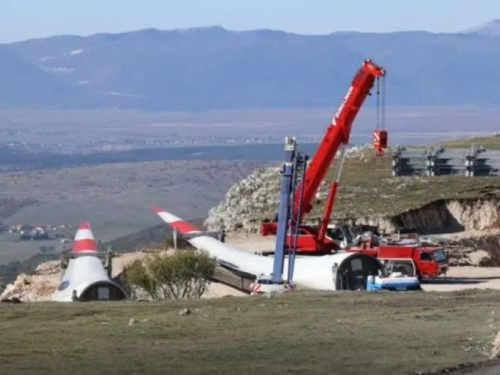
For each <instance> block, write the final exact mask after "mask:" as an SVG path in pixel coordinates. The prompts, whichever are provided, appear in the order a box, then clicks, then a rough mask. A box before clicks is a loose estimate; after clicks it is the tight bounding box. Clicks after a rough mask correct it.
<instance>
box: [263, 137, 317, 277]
mask: <svg viewBox="0 0 500 375" xmlns="http://www.w3.org/2000/svg"><path fill="white" fill-rule="evenodd" d="M295 148H296V144H295V139H294V138H287V139H286V142H285V157H286V159H285V160H286V161H285V163H284V164H283V169H282V177H281V191H280V201H279V209H278V217H277V222H278V226H277V230H276V246H275V250H274V265H273V274H272V282H273V284H279V283H280V282H281V281H282V279H283V268H284V263H285V254H286V253H288V254H289V260H288V275H287V282H288V283H292V280H293V271H294V265H295V253H296V250H297V240H298V238H297V236H298V234H299V233H298V232H299V226H300V220H299V218H300V214H301V209H302V195H303V190H304V188H303V184H302V187H301V200H300V207H299V208H298V210H297V216H296V217H291V214H293V212H294V207H293V202H294V199H293V198H294V192H295V190H296V187H297V186H298V183H300V181H303V179H304V176H305V171H306V165H307V159H308V157H307V155H306V156H302V155H301V154H296V152H295ZM300 167H302V169H301V168H300ZM299 171H300V172H301V176H300V177H299V175H298V172H299ZM289 229H290V232H291V234H293V236H291V241H290V243H289V244H288V245H289V246H288V249H287V245H286V237H287V233H288V231H289ZM287 250H288V251H287Z"/></svg>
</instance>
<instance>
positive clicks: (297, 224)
mask: <svg viewBox="0 0 500 375" xmlns="http://www.w3.org/2000/svg"><path fill="white" fill-rule="evenodd" d="M308 159H309V157H308V156H307V155H304V157H303V158H302V160H301V162H302V163H303V168H302V176H301V178H300V181H304V179H305V176H306V169H307V161H308ZM300 185H301V186H300V200H299V207H298V208H297V214H296V216H295V223H294V224H295V228H293V238H292V239H293V244H292V246H291V247H290V251H289V254H288V283H289V284H291V283H292V282H293V271H294V268H295V255H296V253H297V243H298V236H299V231H300V224H301V223H300V217H301V215H302V199H303V197H304V184H303V183H301V184H300ZM294 193H295V189H294ZM291 199H292V201H294V196H292V198H291ZM292 212H293V211H292Z"/></svg>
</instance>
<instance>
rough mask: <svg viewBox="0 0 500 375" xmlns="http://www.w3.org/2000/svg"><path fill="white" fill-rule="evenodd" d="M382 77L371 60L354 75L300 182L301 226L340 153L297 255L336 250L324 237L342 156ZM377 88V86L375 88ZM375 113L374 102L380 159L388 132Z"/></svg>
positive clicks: (269, 227)
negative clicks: (316, 223) (317, 217)
mask: <svg viewBox="0 0 500 375" xmlns="http://www.w3.org/2000/svg"><path fill="white" fill-rule="evenodd" d="M384 76H385V70H384V69H383V68H382V67H379V66H378V65H376V64H375V63H373V62H372V61H371V60H365V61H364V62H363V64H362V66H361V68H360V69H359V70H358V71H357V72H356V74H355V75H354V78H353V80H352V83H351V86H350V88H349V90H348V91H347V94H346V95H345V97H344V99H343V100H342V102H341V104H340V107H339V109H338V110H337V112H336V113H335V116H334V117H333V119H332V121H331V123H330V125H329V126H328V128H327V129H326V132H325V135H324V136H323V139H322V141H321V143H320V144H319V146H318V149H317V150H316V153H315V155H314V157H313V158H312V160H311V162H310V163H309V165H308V167H307V171H306V176H305V178H304V180H303V181H302V182H301V183H302V184H304V193H303V194H304V195H303V198H302V210H301V214H300V216H301V217H300V218H299V220H300V222H302V219H303V218H304V215H305V214H307V213H308V212H310V211H311V209H312V202H313V199H314V198H315V196H316V193H317V191H318V189H319V186H320V184H321V181H323V179H324V178H325V175H326V172H327V171H328V168H329V167H330V165H331V164H332V161H333V159H334V158H335V155H336V154H337V152H338V151H340V159H339V163H338V168H337V172H336V174H335V180H334V181H333V182H332V183H331V184H330V189H329V193H328V198H327V202H326V205H325V209H324V213H323V218H322V222H321V225H320V227H319V230H318V229H315V228H312V227H309V226H305V225H302V226H301V227H300V229H301V233H300V235H299V236H298V238H299V239H298V245H297V251H298V252H328V251H332V250H337V245H336V244H335V243H334V242H333V241H331V240H330V239H328V238H325V234H326V230H327V227H328V222H329V220H330V214H331V211H332V207H333V203H334V201H335V195H336V191H337V186H338V182H339V179H340V172H341V168H342V163H343V159H344V152H345V149H346V146H347V144H348V143H349V137H350V134H351V127H352V123H353V122H354V119H355V118H356V115H357V114H358V112H359V109H360V108H361V105H362V104H363V102H364V101H365V99H366V97H367V96H368V95H370V90H371V89H372V88H373V85H374V83H375V80H377V83H378V82H379V78H380V77H384ZM378 87H379V85H378V84H377V88H378ZM379 94H380V90H377V99H378V98H379ZM382 96H383V93H382ZM384 104H385V103H382V105H384ZM378 109H379V100H377V129H376V130H375V131H374V133H373V139H374V146H375V148H376V154H377V155H378V156H380V155H383V149H385V148H387V131H386V130H385V129H383V128H382V129H379V113H378V112H379V111H378ZM382 117H383V108H382ZM382 121H383V119H382ZM382 126H383V124H382ZM300 189H301V186H300V184H299V186H298V187H297V189H296V191H295V193H294V194H295V195H294V205H293V207H294V210H297V209H298V207H299V202H300ZM295 214H296V213H295ZM276 229H277V223H276V222H267V223H261V227H260V233H261V235H263V236H267V235H272V234H276Z"/></svg>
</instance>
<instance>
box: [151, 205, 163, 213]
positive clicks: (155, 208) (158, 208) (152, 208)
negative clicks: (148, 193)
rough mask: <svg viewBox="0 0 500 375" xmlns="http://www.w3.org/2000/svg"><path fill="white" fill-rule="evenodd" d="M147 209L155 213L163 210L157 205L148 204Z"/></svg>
mask: <svg viewBox="0 0 500 375" xmlns="http://www.w3.org/2000/svg"><path fill="white" fill-rule="evenodd" d="M149 209H150V210H151V211H153V212H156V213H157V214H159V213H160V212H165V210H164V209H163V208H161V207H158V206H149Z"/></svg>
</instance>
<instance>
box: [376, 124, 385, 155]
mask: <svg viewBox="0 0 500 375" xmlns="http://www.w3.org/2000/svg"><path fill="white" fill-rule="evenodd" d="M387 140H388V133H387V130H385V129H375V130H374V131H373V147H375V150H376V151H377V156H381V155H383V154H384V150H385V149H386V148H387Z"/></svg>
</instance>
